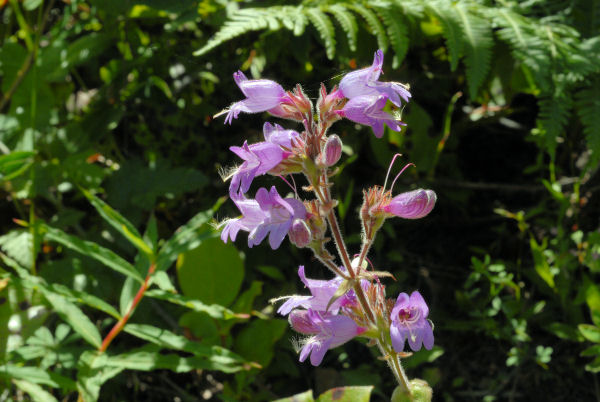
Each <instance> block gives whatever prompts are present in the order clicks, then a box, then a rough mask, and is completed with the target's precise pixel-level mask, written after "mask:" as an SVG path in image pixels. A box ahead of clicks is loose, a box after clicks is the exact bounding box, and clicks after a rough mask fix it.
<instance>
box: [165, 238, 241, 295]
mask: <svg viewBox="0 0 600 402" xmlns="http://www.w3.org/2000/svg"><path fill="white" fill-rule="evenodd" d="M243 278H244V261H243V260H242V257H241V255H240V253H239V251H238V250H237V249H236V248H235V246H233V245H232V244H231V243H229V244H225V243H223V241H222V240H221V239H215V238H212V239H207V240H205V241H204V242H202V243H201V244H200V246H199V247H197V248H195V249H193V250H190V251H188V252H186V253H183V254H181V255H180V256H179V258H178V260H177V279H178V280H179V286H180V287H181V290H182V292H183V294H184V295H186V296H187V297H191V298H194V299H198V300H201V301H202V302H204V303H207V304H211V303H215V304H220V305H223V306H227V305H229V304H231V302H232V301H233V300H234V299H235V297H236V295H237V293H238V291H239V289H240V286H241V284H242V279H243Z"/></svg>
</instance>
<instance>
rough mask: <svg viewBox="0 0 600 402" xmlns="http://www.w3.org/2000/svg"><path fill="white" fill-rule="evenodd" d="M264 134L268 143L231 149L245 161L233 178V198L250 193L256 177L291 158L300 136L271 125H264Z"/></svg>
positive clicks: (245, 144)
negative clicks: (237, 194) (294, 142)
mask: <svg viewBox="0 0 600 402" xmlns="http://www.w3.org/2000/svg"><path fill="white" fill-rule="evenodd" d="M263 133H264V136H265V140H266V141H263V142H258V143H256V144H252V145H248V142H247V141H246V142H244V145H242V146H241V147H230V148H229V149H230V150H231V151H232V152H233V153H235V154H236V155H237V156H239V157H240V158H241V159H243V160H244V163H242V164H241V165H240V166H239V167H238V168H237V169H236V170H235V172H234V173H233V175H232V176H231V184H230V185H229V194H230V196H231V198H234V197H236V196H235V194H236V193H238V192H241V193H246V192H248V190H249V189H250V185H251V184H252V180H254V177H256V176H260V175H263V174H265V173H267V172H268V171H269V170H271V169H273V168H275V167H276V166H277V165H279V163H281V161H282V160H284V159H286V158H287V157H288V156H290V155H291V152H290V151H289V150H290V149H291V148H292V147H293V145H292V143H293V141H294V139H295V138H297V137H299V136H300V134H299V133H298V132H296V131H294V130H284V129H283V127H281V126H280V125H278V124H275V125H272V124H270V123H265V124H264V126H263Z"/></svg>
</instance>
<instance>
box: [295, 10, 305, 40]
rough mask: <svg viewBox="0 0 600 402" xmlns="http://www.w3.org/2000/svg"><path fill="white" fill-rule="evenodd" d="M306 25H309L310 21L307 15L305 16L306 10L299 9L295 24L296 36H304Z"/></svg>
mask: <svg viewBox="0 0 600 402" xmlns="http://www.w3.org/2000/svg"><path fill="white" fill-rule="evenodd" d="M306 25H308V19H307V18H306V15H304V10H303V9H302V7H298V9H297V11H296V18H295V22H294V29H293V30H294V35H295V36H300V35H302V34H303V33H304V30H305V29H306Z"/></svg>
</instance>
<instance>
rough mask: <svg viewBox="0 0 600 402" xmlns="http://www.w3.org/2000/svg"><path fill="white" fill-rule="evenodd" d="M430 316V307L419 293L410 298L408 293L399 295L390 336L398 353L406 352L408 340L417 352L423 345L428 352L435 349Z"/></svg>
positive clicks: (393, 310) (393, 312) (414, 293)
mask: <svg viewBox="0 0 600 402" xmlns="http://www.w3.org/2000/svg"><path fill="white" fill-rule="evenodd" d="M428 315H429V307H427V304H426V303H425V300H423V296H421V294H420V293H419V292H418V291H414V292H413V293H412V294H411V295H410V297H409V296H408V295H407V294H406V293H400V294H399V295H398V298H397V299H396V304H395V305H394V308H393V309H392V313H391V317H390V318H391V320H392V324H391V326H390V336H391V338H392V346H393V347H394V350H395V351H396V352H398V353H400V352H402V351H404V345H405V341H406V339H408V344H409V346H410V348H411V349H412V350H414V351H415V352H416V351H417V350H419V349H421V345H423V346H425V349H427V350H431V348H433V328H432V327H431V323H430V322H429V321H428V320H427V316H428Z"/></svg>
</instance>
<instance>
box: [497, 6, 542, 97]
mask: <svg viewBox="0 0 600 402" xmlns="http://www.w3.org/2000/svg"><path fill="white" fill-rule="evenodd" d="M491 17H492V19H493V21H494V23H495V24H496V26H497V27H499V28H500V29H498V30H497V31H496V33H497V35H498V36H499V37H500V39H502V40H503V41H504V42H506V43H508V45H509V46H510V48H511V52H512V54H513V56H514V57H515V59H517V60H519V61H521V62H522V63H523V64H525V65H526V66H527V67H528V70H529V71H530V72H531V73H532V74H533V76H534V80H535V82H536V84H537V85H538V86H539V87H540V89H541V90H542V92H548V91H550V90H551V76H550V71H551V67H552V63H551V60H550V54H549V52H548V48H547V47H546V46H545V44H544V42H543V41H542V40H541V38H540V37H538V36H537V35H535V33H534V30H533V27H532V26H531V23H530V22H529V21H528V20H527V19H526V18H524V17H523V16H521V15H519V14H516V13H514V12H512V11H509V10H507V9H500V10H497V11H496V12H494V13H493V14H492V15H491Z"/></svg>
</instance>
